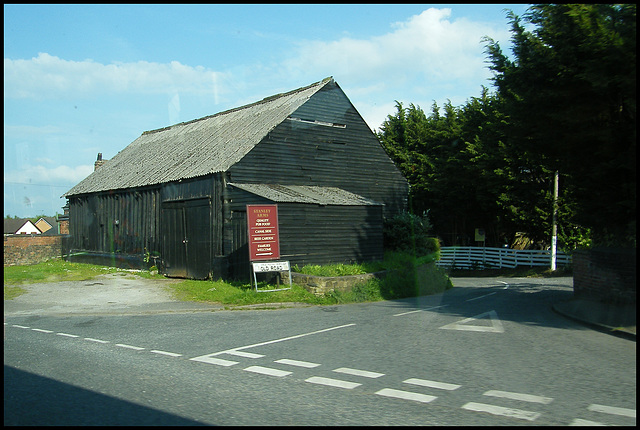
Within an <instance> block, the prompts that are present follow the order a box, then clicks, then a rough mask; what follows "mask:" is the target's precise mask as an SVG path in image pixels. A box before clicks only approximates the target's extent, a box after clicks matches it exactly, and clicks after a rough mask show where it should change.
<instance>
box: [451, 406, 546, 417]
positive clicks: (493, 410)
mask: <svg viewBox="0 0 640 430" xmlns="http://www.w3.org/2000/svg"><path fill="white" fill-rule="evenodd" d="M462 409H466V410H469V411H475V412H487V413H490V414H493V415H502V416H505V417H511V418H518V419H521V420H527V421H534V420H535V419H536V418H538V417H539V416H540V413H539V412H530V411H523V410H521V409H512V408H503V407H502V406H495V405H486V404H484V403H474V402H469V403H467V404H465V405H464V406H462Z"/></svg>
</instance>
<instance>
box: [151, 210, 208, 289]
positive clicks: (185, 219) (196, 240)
mask: <svg viewBox="0 0 640 430" xmlns="http://www.w3.org/2000/svg"><path fill="white" fill-rule="evenodd" d="M162 228H163V230H164V234H163V242H164V243H163V248H164V262H165V275H167V276H174V277H180V278H192V279H206V278H208V277H209V274H210V272H211V245H212V244H211V240H212V237H211V231H212V229H211V205H210V200H209V199H196V200H187V201H178V202H165V203H163V204H162Z"/></svg>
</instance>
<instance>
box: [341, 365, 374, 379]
mask: <svg viewBox="0 0 640 430" xmlns="http://www.w3.org/2000/svg"><path fill="white" fill-rule="evenodd" d="M333 371H334V372H338V373H345V374H347V375H354V376H364V377H365V378H379V377H381V376H384V373H377V372H369V371H367V370H358V369H349V368H348V367H341V368H339V369H334V370H333Z"/></svg>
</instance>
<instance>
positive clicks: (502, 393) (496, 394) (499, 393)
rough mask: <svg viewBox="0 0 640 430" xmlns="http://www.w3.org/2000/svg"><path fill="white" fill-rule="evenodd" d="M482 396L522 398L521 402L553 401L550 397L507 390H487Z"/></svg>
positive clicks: (545, 402) (546, 402)
mask: <svg viewBox="0 0 640 430" xmlns="http://www.w3.org/2000/svg"><path fill="white" fill-rule="evenodd" d="M483 396H492V397H502V398H504V399H512V400H522V401H523V402H532V403H542V404H545V405H548V404H549V403H551V402H552V401H553V399H552V398H551V397H542V396H535V395H533V394H522V393H511V392H509V391H498V390H489V391H487V392H485V393H484V394H483Z"/></svg>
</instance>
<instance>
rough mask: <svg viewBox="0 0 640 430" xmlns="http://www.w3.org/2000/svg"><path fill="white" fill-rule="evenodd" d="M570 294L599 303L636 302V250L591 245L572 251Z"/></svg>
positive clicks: (633, 303)
mask: <svg viewBox="0 0 640 430" xmlns="http://www.w3.org/2000/svg"><path fill="white" fill-rule="evenodd" d="M573 294H574V296H575V297H576V298H587V299H593V300H598V301H601V302H603V303H614V304H632V305H635V303H636V250H635V249H614V248H594V249H590V250H576V251H574V252H573Z"/></svg>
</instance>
